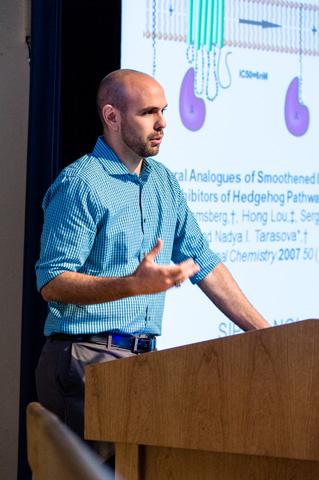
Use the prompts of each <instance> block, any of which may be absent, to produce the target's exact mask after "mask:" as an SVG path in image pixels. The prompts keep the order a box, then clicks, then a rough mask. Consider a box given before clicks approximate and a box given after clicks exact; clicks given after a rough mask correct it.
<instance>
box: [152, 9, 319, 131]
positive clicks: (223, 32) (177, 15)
mask: <svg viewBox="0 0 319 480" xmlns="http://www.w3.org/2000/svg"><path fill="white" fill-rule="evenodd" d="M145 1H146V23H145V31H144V32H143V35H144V36H145V37H146V38H149V39H150V40H151V41H152V46H153V75H154V76H155V74H156V67H157V42H158V41H169V42H180V43H185V44H186V49H185V53H186V61H187V63H188V68H187V70H186V73H185V75H184V78H183V79H182V81H181V87H180V116H181V120H182V123H183V125H184V126H185V127H186V128H188V129H190V130H193V131H196V130H199V129H200V128H201V126H202V125H203V123H204V120H205V104H203V102H206V101H208V102H214V101H215V100H216V99H217V98H218V96H219V94H220V92H221V90H222V89H227V88H230V87H231V84H232V76H231V65H230V55H231V53H232V51H233V50H235V49H236V50H238V49H251V50H256V51H268V52H273V53H279V54H287V55H294V56H296V57H297V61H296V75H295V76H294V78H293V79H291V81H290V84H289V87H288V89H287V93H286V98H285V107H284V113H283V116H284V121H285V125H286V127H287V129H288V131H289V132H290V133H291V134H292V135H294V136H296V137H298V136H302V135H304V134H305V133H306V132H307V130H308V128H309V123H310V115H309V109H308V107H307V106H306V105H305V103H304V101H303V92H302V89H303V62H304V57H306V56H309V57H313V56H319V5H318V4H315V3H308V2H301V1H299V2H292V1H288V0H145ZM230 49H232V50H230ZM222 79H223V80H222ZM201 100H202V101H201ZM195 118H196V120H195Z"/></svg>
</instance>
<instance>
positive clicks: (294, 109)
mask: <svg viewBox="0 0 319 480" xmlns="http://www.w3.org/2000/svg"><path fill="white" fill-rule="evenodd" d="M299 81H300V80H299V78H298V77H295V78H294V79H293V80H292V81H291V82H290V85H289V87H288V89H287V93H286V100H285V121H286V126H287V128H288V130H289V132H290V133H291V134H292V135H295V137H301V136H302V135H304V134H305V133H306V131H307V130H308V127H309V110H308V107H306V105H303V104H301V103H300V102H299V96H298V90H299Z"/></svg>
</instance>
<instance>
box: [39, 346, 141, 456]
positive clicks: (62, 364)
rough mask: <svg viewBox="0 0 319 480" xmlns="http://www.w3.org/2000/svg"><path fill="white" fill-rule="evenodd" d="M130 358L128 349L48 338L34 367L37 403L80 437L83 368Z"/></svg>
mask: <svg viewBox="0 0 319 480" xmlns="http://www.w3.org/2000/svg"><path fill="white" fill-rule="evenodd" d="M134 355H135V354H134V353H132V352H131V351H129V350H125V349H123V348H117V347H112V348H109V349H108V348H107V347H106V345H102V344H98V343H87V342H83V343H82V342H81V343H72V342H70V341H64V340H54V339H50V338H49V339H48V340H47V341H46V343H45V345H44V347H43V349H42V352H41V355H40V358H39V362H38V366H37V368H36V388H37V393H38V400H39V402H40V403H41V404H42V405H43V406H44V407H46V408H47V409H48V410H50V411H51V412H53V413H55V414H56V415H57V416H58V417H60V419H61V420H62V421H63V422H64V423H66V424H67V425H68V426H69V427H70V428H71V429H72V430H73V431H75V432H76V433H77V434H78V435H79V436H80V437H81V438H83V437H84V383H85V378H84V367H85V366H86V365H89V364H91V363H101V362H109V361H111V360H116V359H119V358H125V357H130V356H134ZM108 448H110V447H108ZM97 450H98V449H97ZM101 454H102V455H103V456H104V458H106V457H107V456H109V454H108V453H106V452H105V454H103V453H102V452H101Z"/></svg>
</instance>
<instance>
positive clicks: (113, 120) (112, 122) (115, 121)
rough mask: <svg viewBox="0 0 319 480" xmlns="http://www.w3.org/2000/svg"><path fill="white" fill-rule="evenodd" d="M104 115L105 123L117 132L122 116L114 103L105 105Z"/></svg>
mask: <svg viewBox="0 0 319 480" xmlns="http://www.w3.org/2000/svg"><path fill="white" fill-rule="evenodd" d="M102 116H103V120H104V123H105V125H107V127H108V128H110V129H111V130H113V131H115V132H117V131H118V129H119V125H120V116H119V112H118V110H117V109H116V108H114V107H113V105H109V104H107V105H104V107H103V108H102Z"/></svg>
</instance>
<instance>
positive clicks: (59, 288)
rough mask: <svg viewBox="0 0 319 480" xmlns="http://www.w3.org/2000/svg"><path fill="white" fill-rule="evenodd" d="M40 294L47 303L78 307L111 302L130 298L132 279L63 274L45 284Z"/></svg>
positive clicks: (75, 273)
mask: <svg viewBox="0 0 319 480" xmlns="http://www.w3.org/2000/svg"><path fill="white" fill-rule="evenodd" d="M41 294H42V297H43V298H44V300H46V301H47V302H49V301H53V302H61V303H69V304H79V305H92V304H96V303H104V302H111V301H114V300H119V299H120V298H125V297H129V296H132V295H133V294H134V282H132V277H116V278H109V277H107V278H106V277H95V276H91V275H86V274H82V273H78V272H64V273H61V274H60V275H58V276H57V277H55V278H54V279H53V280H51V281H50V282H49V283H47V284H46V285H45V286H44V287H43V288H42V289H41Z"/></svg>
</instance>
